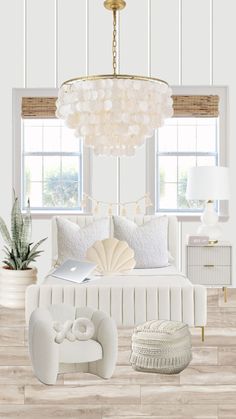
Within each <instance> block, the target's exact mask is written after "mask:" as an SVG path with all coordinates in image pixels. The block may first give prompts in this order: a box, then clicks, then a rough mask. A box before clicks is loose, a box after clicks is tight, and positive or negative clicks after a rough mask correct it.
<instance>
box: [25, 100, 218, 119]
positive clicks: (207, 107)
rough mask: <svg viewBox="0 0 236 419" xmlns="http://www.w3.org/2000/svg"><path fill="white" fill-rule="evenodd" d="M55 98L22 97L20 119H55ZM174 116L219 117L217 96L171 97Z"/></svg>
mask: <svg viewBox="0 0 236 419" xmlns="http://www.w3.org/2000/svg"><path fill="white" fill-rule="evenodd" d="M56 100H57V98H56V97H23V98H22V118H28V119H29V118H34V119H37V118H38V119H40V118H42V119H44V118H55V112H56V104H55V102H56ZM173 101H174V116H175V117H183V118H186V117H193V118H196V117H198V118H204V117H207V118H216V117H218V116H219V96H217V95H173Z"/></svg>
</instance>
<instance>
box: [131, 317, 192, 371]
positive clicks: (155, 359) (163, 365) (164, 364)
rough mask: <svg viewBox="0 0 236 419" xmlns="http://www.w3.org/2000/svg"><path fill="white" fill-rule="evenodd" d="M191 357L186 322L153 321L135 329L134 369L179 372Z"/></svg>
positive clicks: (133, 346) (132, 354) (133, 338)
mask: <svg viewBox="0 0 236 419" xmlns="http://www.w3.org/2000/svg"><path fill="white" fill-rule="evenodd" d="M191 359H192V351H191V335H190V332H189V329H188V326H187V325H186V324H184V323H181V322H176V321H172V320H151V321H148V322H146V323H144V324H142V325H140V326H138V327H137V328H136V329H135V331H134V334H133V336H132V353H131V358H130V362H131V365H132V367H133V368H134V369H135V370H138V371H145V372H157V373H160V374H177V373H179V372H180V371H182V370H184V369H185V368H186V367H187V366H188V364H189V362H190V361H191Z"/></svg>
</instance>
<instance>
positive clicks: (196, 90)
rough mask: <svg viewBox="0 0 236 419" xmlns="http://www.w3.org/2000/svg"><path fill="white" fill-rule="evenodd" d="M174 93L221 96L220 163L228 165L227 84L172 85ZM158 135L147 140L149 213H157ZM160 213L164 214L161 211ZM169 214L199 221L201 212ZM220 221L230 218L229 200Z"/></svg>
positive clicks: (220, 215) (221, 204)
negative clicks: (150, 201)
mask: <svg viewBox="0 0 236 419" xmlns="http://www.w3.org/2000/svg"><path fill="white" fill-rule="evenodd" d="M171 87H172V90H173V94H174V95H218V96H219V97H220V103H219V113H220V116H219V118H220V124H219V125H220V127H219V133H220V142H219V165H220V166H228V161H229V158H228V138H229V123H228V117H229V112H228V109H229V92H228V87H227V86H171ZM156 135H157V133H155V135H154V136H153V137H152V138H151V139H148V140H147V142H146V192H147V193H149V194H150V198H151V200H152V202H153V207H150V208H148V209H147V210H148V213H149V214H154V213H155V207H156V179H157V176H156ZM160 214H164V213H163V212H161V213H160ZM168 215H176V217H177V218H178V220H179V221H191V222H192V221H199V220H200V217H201V213H186V212H182V213H181V212H177V213H175V212H171V211H168ZM219 219H220V221H227V220H228V219H229V205H228V202H227V201H221V202H220V205H219Z"/></svg>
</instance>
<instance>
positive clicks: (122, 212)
mask: <svg viewBox="0 0 236 419" xmlns="http://www.w3.org/2000/svg"><path fill="white" fill-rule="evenodd" d="M121 215H122V217H126V215H127V211H126V207H125V205H123V206H122V210H121Z"/></svg>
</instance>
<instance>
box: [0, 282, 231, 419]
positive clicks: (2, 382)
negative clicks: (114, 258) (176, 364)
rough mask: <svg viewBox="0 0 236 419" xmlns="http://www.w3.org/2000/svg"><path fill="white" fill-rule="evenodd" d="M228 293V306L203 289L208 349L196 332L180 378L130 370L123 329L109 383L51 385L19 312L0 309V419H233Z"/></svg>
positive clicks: (83, 380)
mask: <svg viewBox="0 0 236 419" xmlns="http://www.w3.org/2000/svg"><path fill="white" fill-rule="evenodd" d="M228 294H229V296H228V302H227V303H226V304H225V303H224V301H223V294H222V292H221V290H217V289H211V290H208V327H207V329H206V339H205V343H201V339H200V330H198V329H194V330H193V331H192V335H193V361H192V362H191V365H190V366H189V367H188V368H187V369H186V370H185V371H183V372H182V373H181V374H179V375H174V376H168V375H157V374H145V373H138V372H135V371H133V370H132V368H131V367H130V366H129V355H130V336H131V333H132V330H124V331H122V332H120V334H119V360H118V365H117V368H116V371H115V374H114V376H113V378H112V379H111V380H108V381H104V380H102V379H100V378H98V377H95V376H92V375H89V374H75V375H73V374H62V375H60V376H59V378H58V381H57V385H56V386H45V385H43V384H41V383H39V382H38V381H37V379H36V378H35V377H34V375H33V373H32V369H31V366H30V361H29V357H28V350H27V331H26V328H25V323H24V313H23V311H20V310H7V309H4V308H0V418H9V419H13V418H14V419H15V418H22V419H41V418H45V419H50V418H68V419H69V418H70V419H72V418H73V419H75V418H76V419H77V418H79V419H85V418H86V419H108V418H113V419H128V418H129V419H136V418H137V419H138V418H139V419H141V418H142V419H161V418H163V419H180V418H183V419H193V418H195V419H216V418H219V419H226V418H227V419H236V290H229V293H228Z"/></svg>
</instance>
